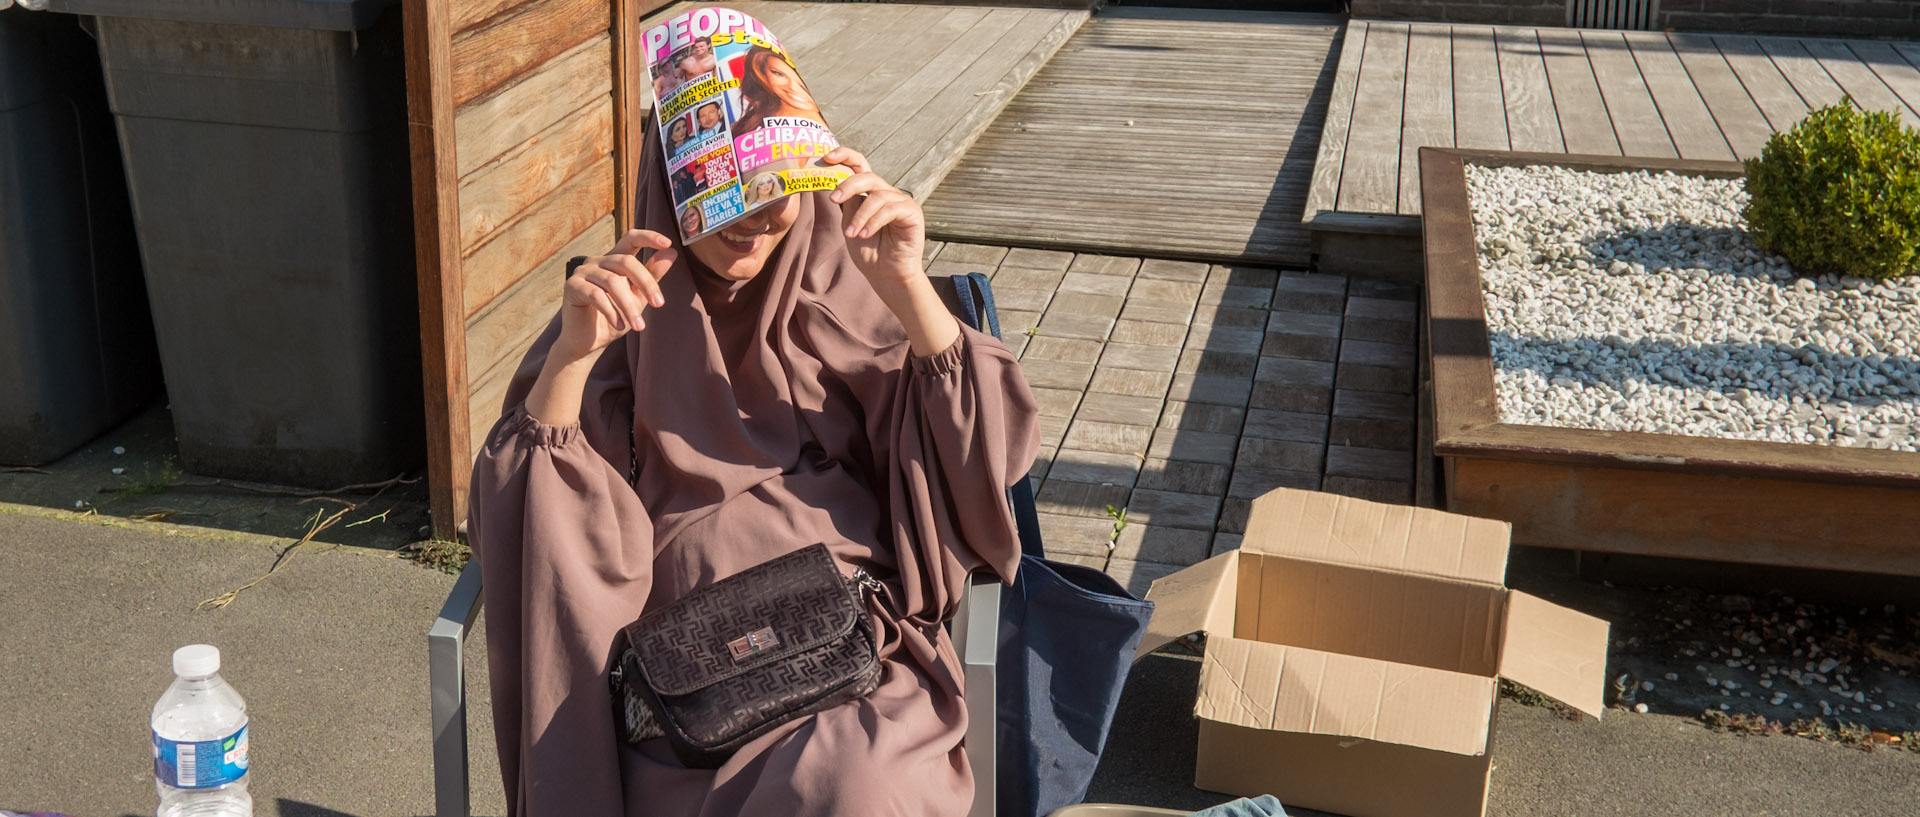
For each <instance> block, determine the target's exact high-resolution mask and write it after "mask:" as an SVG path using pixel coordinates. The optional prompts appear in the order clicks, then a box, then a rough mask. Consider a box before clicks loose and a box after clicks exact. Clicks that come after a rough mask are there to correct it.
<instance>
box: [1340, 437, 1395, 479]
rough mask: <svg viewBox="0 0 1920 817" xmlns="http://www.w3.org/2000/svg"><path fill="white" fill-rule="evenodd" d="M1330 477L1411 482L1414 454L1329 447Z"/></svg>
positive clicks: (1375, 449)
mask: <svg viewBox="0 0 1920 817" xmlns="http://www.w3.org/2000/svg"><path fill="white" fill-rule="evenodd" d="M1327 476H1330V477H1360V478H1362V479H1377V480H1385V481H1389V482H1398V481H1408V482H1411V481H1412V479H1413V453H1412V452H1410V451H1386V450H1382V449H1378V448H1356V447H1354V446H1350V445H1334V446H1328V447H1327Z"/></svg>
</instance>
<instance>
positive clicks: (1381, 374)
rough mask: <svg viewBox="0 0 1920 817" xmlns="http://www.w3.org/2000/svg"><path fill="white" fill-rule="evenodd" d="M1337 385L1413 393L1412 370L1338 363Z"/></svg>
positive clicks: (1361, 389) (1365, 389)
mask: <svg viewBox="0 0 1920 817" xmlns="http://www.w3.org/2000/svg"><path fill="white" fill-rule="evenodd" d="M1339 387H1340V388H1343V389H1354V390H1357V391H1383V392H1392V393H1394V394H1412V393H1413V370H1412V369H1402V368H1397V367H1393V366H1367V365H1362V364H1358V363H1342V364H1340V379H1339Z"/></svg>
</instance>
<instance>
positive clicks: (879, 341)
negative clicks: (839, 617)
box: [470, 127, 1038, 817]
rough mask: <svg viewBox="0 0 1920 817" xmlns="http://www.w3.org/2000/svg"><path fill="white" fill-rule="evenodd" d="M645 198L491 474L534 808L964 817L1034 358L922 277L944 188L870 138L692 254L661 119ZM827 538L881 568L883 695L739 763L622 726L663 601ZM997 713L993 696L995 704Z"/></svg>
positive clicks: (479, 486) (500, 711)
mask: <svg viewBox="0 0 1920 817" xmlns="http://www.w3.org/2000/svg"><path fill="white" fill-rule="evenodd" d="M642 142H643V144H645V145H646V146H647V152H646V155H645V156H643V157H642V160H641V163H640V167H641V181H640V184H639V185H638V188H637V190H638V202H637V205H636V208H635V209H636V212H637V216H638V222H639V224H640V225H642V227H643V229H637V230H632V231H630V232H628V233H627V234H626V235H625V236H624V237H622V238H621V239H620V240H619V242H618V243H617V244H616V245H615V246H614V247H613V249H612V250H611V251H609V252H608V254H607V255H604V256H601V257H598V258H593V259H590V260H589V261H588V262H587V263H586V264H584V265H582V266H581V267H579V269H578V270H577V271H576V272H575V273H574V274H573V275H572V276H571V277H570V278H569V279H568V280H567V282H566V284H565V303H564V305H563V306H562V308H561V310H560V314H559V316H558V317H557V318H555V319H554V321H553V322H552V323H551V324H550V325H549V326H548V327H547V330H546V332H545V333H544V334H543V335H541V337H540V338H539V340H538V341H537V342H536V343H535V344H534V346H533V349H532V351H531V352H529V353H528V355H527V357H526V359H525V360H524V361H523V362H522V363H521V365H520V368H519V371H518V372H517V373H516V375H515V377H514V380H513V384H512V386H511V388H510V389H509V391H508V396H507V399H506V409H505V415H504V416H503V417H502V418H501V419H500V421H499V422H498V424H496V425H495V426H494V427H493V430H492V431H491V433H490V434H489V435H488V438H487V441H486V444H485V446H484V448H483V450H482V451H481V453H480V455H479V461H478V462H477V463H476V464H475V466H474V473H473V486H472V495H471V504H472V508H473V510H472V518H471V524H470V534H471V536H472V540H473V541H474V542H475V545H476V549H477V551H478V553H479V558H480V560H481V565H482V569H483V574H484V575H485V576H486V585H487V590H486V592H487V606H486V616H487V621H486V628H487V642H488V658H489V664H490V670H491V673H492V675H491V677H492V692H493V713H494V730H495V737H496V738H497V740H498V743H499V751H500V765H501V771H502V774H503V776H504V778H505V783H506V793H507V801H508V804H509V813H510V814H515V815H521V816H522V817H575V816H576V815H578V816H579V817H589V816H590V817H606V816H609V815H648V816H649V817H695V816H696V815H699V816H700V817H735V815H756V816H757V815H781V816H782V817H788V816H789V815H792V816H794V817H921V816H922V815H927V816H928V817H945V816H952V817H958V815H963V814H965V813H967V811H968V808H969V806H970V803H971V800H972V792H973V777H972V774H971V772H970V770H969V768H968V765H967V760H966V756H965V755H964V754H962V752H961V746H960V742H961V736H962V735H963V734H964V733H965V729H966V718H967V714H968V713H967V712H966V711H965V709H964V706H963V699H962V694H961V667H960V662H959V658H958V656H957V655H956V654H955V652H954V649H953V645H952V643H951V642H950V640H949V639H948V636H947V632H946V630H945V628H944V627H942V626H941V624H942V623H943V622H944V621H946V620H947V619H948V618H950V617H951V616H952V615H953V614H954V612H955V609H956V606H957V604H958V602H959V599H960V596H961V594H962V593H963V592H964V591H965V588H966V586H967V582H968V574H969V573H970V572H971V571H973V570H975V569H976V568H987V569H991V570H992V571H994V572H995V573H996V574H998V575H999V576H1000V577H1001V578H1002V579H1010V578H1011V577H1012V575H1013V570H1014V567H1015V565H1016V564H1017V562H1018V560H1019V556H1020V547H1019V543H1018V540H1017V538H1016V535H1015V529H1014V521H1013V518H1012V516H1011V514H1010V512H1009V511H1008V507H1007V501H1006V494H1005V492H1006V489H1007V488H1008V486H1009V485H1011V484H1012V483H1013V482H1014V481H1016V480H1019V479H1024V478H1025V477H1026V473H1027V469H1028V467H1029V464H1030V463H1031V462H1032V461H1033V458H1034V454H1035V451H1036V448H1037V442H1038V441H1037V437H1038V432H1037V430H1036V411H1035V405H1034V401H1033V397H1032V393H1031V392H1030V391H1029V390H1028V388H1027V384H1026V381H1025V379H1024V378H1023V377H1022V376H1021V373H1020V368H1019V365H1018V364H1017V363H1016V362H1015V359H1014V356H1013V355H1012V354H1011V353H1010V352H1008V351H1007V349H1006V347H1004V346H1002V345H1001V344H1000V343H999V342H998V341H996V340H994V339H993V338H991V337H988V336H986V335H982V334H980V333H978V332H975V331H973V330H971V329H968V328H966V327H964V326H962V325H960V323H959V322H958V321H957V320H955V318H954V317H953V316H952V315H951V314H950V313H949V312H948V311H947V309H946V307H945V306H944V305H943V304H942V303H941V301H940V299H939V298H938V296H937V295H936V294H935V293H934V291H933V289H932V288H931V286H930V284H929V282H928V280H927V278H926V276H925V274H924V272H923V271H922V268H921V258H922V253H923V247H924V244H925V229H924V220H923V216H922V213H921V210H920V207H919V205H918V204H916V203H915V202H914V201H913V199H912V198H910V197H909V196H907V195H906V194H905V193H902V192H901V191H899V190H897V189H895V188H894V187H893V186H891V185H889V184H888V183H887V182H886V181H884V180H883V179H881V178H880V177H879V176H877V175H874V173H873V172H872V170H871V169H870V168H869V166H868V163H867V160H866V158H865V157H863V156H861V155H860V154H859V153H857V152H855V151H853V150H851V149H848V148H844V147H843V148H839V149H836V150H835V151H833V152H832V153H831V154H829V155H828V156H827V157H826V161H827V162H828V163H829V164H837V165H843V166H845V167H846V168H848V169H849V170H851V171H853V173H854V174H855V175H853V176H852V177H851V178H849V179H847V180H846V181H844V182H842V183H841V185H840V187H839V189H838V190H836V191H830V192H829V191H822V192H809V193H798V194H795V195H792V196H788V197H786V198H784V199H782V200H780V201H779V202H777V203H775V204H773V205H770V206H767V207H765V208H763V209H761V210H758V211H756V212H755V213H754V214H753V215H750V216H748V217H746V218H744V219H742V220H740V221H737V222H734V223H733V224H731V225H728V226H727V227H725V228H724V229H722V230H720V231H718V232H715V233H711V234H709V235H707V236H705V237H702V238H701V239H700V240H698V241H695V242H693V243H691V244H686V245H684V246H683V245H682V243H681V242H680V241H679V240H677V239H675V238H670V237H669V236H670V235H677V232H676V230H677V227H676V224H675V219H674V214H673V209H672V203H671V202H670V201H669V199H668V195H667V193H668V191H667V182H666V167H665V164H664V159H663V157H662V156H661V155H660V150H659V147H658V146H659V139H658V138H657V136H656V135H655V134H654V133H653V132H652V128H651V127H650V128H649V133H648V134H647V135H646V136H644V137H643V139H642ZM814 543H825V544H826V545H827V546H828V548H829V549H830V551H831V552H832V554H833V556H834V559H835V561H836V562H837V563H838V564H839V565H840V567H841V569H842V571H843V572H846V573H851V572H852V571H853V570H854V569H856V568H859V569H864V570H865V571H866V572H867V573H869V574H871V575H873V576H875V577H879V578H880V579H881V580H882V582H883V583H884V585H885V592H884V593H883V594H880V595H879V596H877V598H879V599H880V600H879V601H878V602H877V603H876V604H875V605H874V606H875V607H877V608H879V609H877V610H876V611H875V618H876V627H877V633H878V638H877V640H878V642H879V654H880V657H881V674H880V680H879V686H878V688H877V689H875V690H874V691H873V692H872V693H871V694H869V695H867V696H866V697H864V698H860V699H856V700H854V701H852V702H849V703H846V704H843V705H840V706H838V707H836V708H832V709H828V710H826V711H823V712H820V713H818V714H815V715H811V716H806V717H803V718H800V719H798V720H793V721H789V722H787V723H785V724H783V725H782V726H781V727H779V728H777V729H775V730H774V731H773V732H771V733H770V734H766V735H764V736H762V737H759V738H757V739H755V740H753V741H752V742H751V743H749V744H747V745H746V747H745V748H744V749H741V750H740V751H739V752H737V753H736V754H734V755H733V756H732V757H731V759H729V760H727V761H726V762H725V764H724V765H722V766H721V767H720V768H719V769H717V770H714V769H690V768H687V767H685V766H683V765H682V764H681V763H679V762H678V761H677V760H676V758H675V755H674V754H673V752H672V751H671V749H670V747H669V746H668V745H666V742H665V741H663V740H652V741H647V742H644V743H641V744H639V745H638V746H637V747H631V746H629V745H628V744H626V743H625V742H623V741H622V740H621V739H620V738H619V737H618V732H617V730H616V726H615V722H614V715H613V703H612V699H611V697H610V693H609V691H608V673H609V668H610V664H611V661H612V649H613V645H614V641H615V635H616V633H617V632H618V631H619V630H620V629H621V628H622V627H624V626H626V625H627V624H629V623H631V622H633V621H634V619H635V618H636V617H638V616H639V615H640V614H641V612H642V611H643V610H653V609H656V608H658V607H660V606H663V605H667V604H671V603H672V602H673V601H674V600H675V599H678V598H680V597H682V596H684V595H685V594H686V593H688V592H689V591H692V590H694V589H696V588H701V587H704V586H708V585H710V584H712V583H714V582H716V581H719V580H721V579H724V578H726V577H728V576H731V575H733V574H736V573H738V572H740V571H741V570H744V569H746V568H748V567H752V566H754V565H756V564H760V563H763V562H766V561H768V560H770V559H773V558H776V557H779V556H781V555H783V554H787V553H791V552H793V551H796V550H799V549H801V548H803V547H806V546H809V545H812V544H814ZM974 716H975V717H984V718H992V717H994V713H991V712H982V713H974Z"/></svg>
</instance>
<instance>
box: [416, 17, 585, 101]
mask: <svg viewBox="0 0 1920 817" xmlns="http://www.w3.org/2000/svg"><path fill="white" fill-rule="evenodd" d="M609 22H610V20H609V18H608V16H607V0H540V1H539V2H535V3H528V4H526V5H523V6H520V7H518V8H515V9H513V10H511V11H509V12H507V13H505V14H501V15H499V16H498V17H495V18H494V19H492V20H488V21H486V23H485V24H483V25H480V26H478V27H476V28H474V29H472V30H470V31H466V32H463V33H460V34H456V35H454V38H453V103H454V104H455V105H456V106H457V105H465V104H466V103H467V101H468V100H471V99H473V98H474V97H477V96H480V95H481V94H484V93H487V92H488V91H492V90H494V89H496V88H499V87H500V86H502V85H504V84H506V83H507V82H508V81H510V80H512V79H514V78H516V77H519V76H522V75H524V74H525V73H526V72H527V71H528V70H529V69H531V68H533V67H534V66H537V65H539V64H541V63H544V62H546V61H547V60H550V59H553V58H554V57H557V56H559V55H560V54H561V53H562V52H564V51H566V50H567V49H569V48H572V47H574V46H576V45H579V44H580V43H581V42H583V41H585V40H586V39H587V38H589V37H592V36H593V35H594V34H596V33H599V32H601V31H605V30H606V28H607V26H608V24H609Z"/></svg>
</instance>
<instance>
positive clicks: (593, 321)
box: [548, 230, 679, 363]
mask: <svg viewBox="0 0 1920 817" xmlns="http://www.w3.org/2000/svg"><path fill="white" fill-rule="evenodd" d="M645 249H652V250H655V252H654V254H653V257H652V258H650V259H648V260H647V261H646V263H644V264H643V263H641V262H640V259H639V257H638V256H639V253H640V251H641V250H645ZM678 252H679V251H678V250H676V249H674V246H673V240H672V239H670V238H668V237H666V236H664V235H661V234H659V233H656V232H653V231H652V230H628V231H627V234H626V235H624V236H621V237H620V242H619V243H618V244H615V245H614V246H613V250H612V251H610V252H608V253H607V254H606V255H602V256H599V257H597V258H589V259H587V262H586V263H584V264H581V265H580V266H579V268H577V269H575V270H574V272H573V276H572V277H570V278H568V279H567V284H566V295H565V298H564V300H563V301H562V306H561V308H560V337H559V339H558V340H556V341H554V344H553V349H552V351H551V352H549V354H548V356H549V357H558V358H560V361H561V362H563V363H565V362H573V361H579V360H585V359H589V358H596V357H598V356H599V354H600V350H602V349H605V348H607V344H610V343H612V342H614V341H615V340H618V339H619V338H620V337H621V336H623V335H625V334H627V333H628V332H630V331H633V332H637V331H639V330H641V329H643V328H645V327H646V325H647V323H646V320H645V319H644V318H642V317H641V314H640V313H641V311H642V310H643V309H645V307H647V306H656V307H657V306H661V305H662V304H664V303H665V301H664V300H663V299H662V296H661V293H660V276H662V275H665V274H666V272H667V268H668V267H670V266H672V265H673V259H674V257H675V256H676V255H677V254H678Z"/></svg>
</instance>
